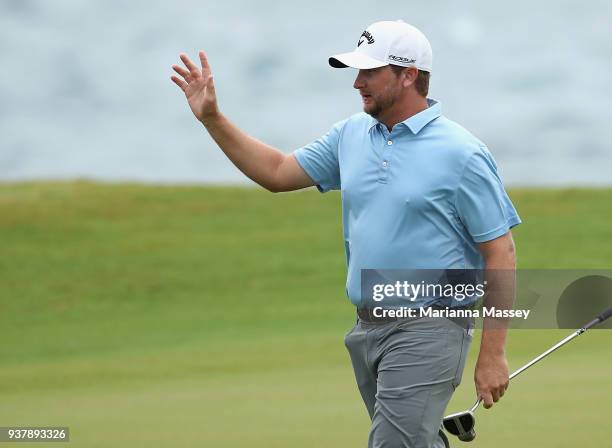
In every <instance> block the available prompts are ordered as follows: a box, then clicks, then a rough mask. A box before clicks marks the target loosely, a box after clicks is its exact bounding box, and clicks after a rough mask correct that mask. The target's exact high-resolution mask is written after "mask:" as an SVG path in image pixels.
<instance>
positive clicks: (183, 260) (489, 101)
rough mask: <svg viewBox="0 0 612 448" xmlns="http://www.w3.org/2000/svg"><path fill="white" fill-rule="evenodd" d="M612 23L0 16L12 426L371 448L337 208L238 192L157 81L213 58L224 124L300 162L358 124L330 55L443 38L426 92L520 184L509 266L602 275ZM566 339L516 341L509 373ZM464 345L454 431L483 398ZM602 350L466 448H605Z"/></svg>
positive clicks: (483, 429)
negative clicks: (322, 139) (352, 349)
mask: <svg viewBox="0 0 612 448" xmlns="http://www.w3.org/2000/svg"><path fill="white" fill-rule="evenodd" d="M611 13H612V3H610V2H605V1H599V2H588V3H585V2H579V1H571V2H570V1H557V2H553V1H550V0H548V1H539V2H536V1H524V0H517V1H515V2H512V3H507V4H506V3H500V2H486V1H484V0H481V1H461V2H457V1H452V2H451V1H437V0H432V1H429V2H409V1H401V2H400V1H386V2H381V1H369V2H365V1H352V2H334V1H320V0H312V1H309V2H272V1H267V0H261V1H258V2H249V1H246V0H242V1H231V0H226V1H223V2H212V1H195V0H194V1H191V0H174V1H171V2H170V1H167V2H159V1H146V2H145V1H138V0H134V1H130V2H124V1H119V0H107V1H88V2H82V1H76V0H54V1H45V0H38V1H32V0H0V54H1V55H2V64H0V136H1V137H0V235H2V241H1V244H0V255H1V256H0V397H1V400H0V427H2V426H11V425H19V426H49V425H56V426H68V427H70V431H71V442H70V443H71V446H75V447H76V446H79V447H81V446H82V447H87V448H93V447H101V448H102V447H108V446H109V445H112V446H115V447H142V446H154V447H165V446H168V447H183V446H185V447H189V446H206V447H208V446H214V447H236V448H238V447H244V446H251V447H262V448H263V447H265V448H274V447H278V448H281V447H283V448H284V447H288V446H291V447H295V448H298V447H303V448H312V447H340V446H343V447H344V446H364V445H365V441H366V440H367V435H368V430H369V420H368V416H367V413H366V410H365V407H364V406H363V403H362V402H361V398H360V396H359V393H358V391H357V387H356V385H355V381H354V377H353V372H352V369H351V365H350V360H349V359H348V354H347V353H346V350H345V348H344V345H343V343H342V338H343V336H344V334H345V333H346V332H347V331H348V330H349V329H350V328H351V326H352V325H353V324H354V322H355V317H354V309H353V307H352V306H351V305H350V304H349V302H348V300H347V299H346V297H345V293H344V283H345V276H346V266H345V256H344V253H343V250H344V244H343V239H342V228H341V209H340V193H339V192H331V193H328V194H326V195H320V194H319V193H318V192H317V191H316V190H315V189H312V188H311V189H307V190H305V191H300V192H293V193H287V194H278V195H271V194H269V193H268V192H266V191H264V190H263V189H260V188H244V187H245V186H248V185H250V184H249V182H248V181H247V180H246V179H245V178H244V176H242V175H241V174H240V173H239V172H238V171H237V170H236V169H235V168H234V167H233V166H232V165H231V164H230V163H229V162H228V161H227V160H226V159H225V157H224V156H223V154H222V153H221V151H220V150H219V149H218V148H216V146H215V145H214V143H213V142H212V141H211V139H210V138H209V137H208V136H207V134H206V132H205V130H204V129H203V128H202V126H201V125H199V124H198V123H197V122H196V121H195V119H194V118H193V117H192V115H191V112H190V111H189V108H188V106H187V104H186V101H185V98H184V95H183V93H182V92H181V91H180V90H179V89H178V88H177V87H176V86H175V85H174V84H173V83H172V82H171V81H170V75H171V74H172V70H171V65H172V64H174V63H177V62H178V61H179V59H178V54H179V53H180V52H183V51H185V52H187V53H189V54H190V55H191V56H192V57H195V56H196V54H197V50H198V49H205V50H206V51H207V52H208V55H209V59H210V62H211V64H212V68H213V71H214V73H215V82H216V87H217V93H218V96H219V98H220V102H221V108H222V110H223V111H224V112H225V113H226V114H227V115H228V116H229V117H230V118H231V119H232V120H234V121H235V122H236V123H237V124H238V125H239V126H240V127H242V128H243V129H245V130H246V131H247V132H249V133H251V134H253V135H254V136H256V137H258V138H260V139H262V140H264V141H266V142H268V143H271V144H273V145H275V146H277V147H279V148H282V149H283V150H284V151H286V152H290V151H292V150H294V149H296V148H298V147H300V146H302V145H304V144H306V143H308V142H310V141H311V140H312V139H314V138H317V137H319V136H320V135H322V134H323V133H325V132H326V131H327V130H328V129H329V127H330V126H331V125H332V124H333V123H334V122H336V121H338V120H341V119H342V118H344V117H346V116H348V115H351V114H353V113H355V112H358V111H359V110H360V109H361V102H360V98H359V95H358V94H357V92H356V91H355V90H354V89H353V88H352V83H353V80H354V76H355V74H356V73H355V72H354V71H352V70H350V69H347V70H334V69H332V68H330V67H329V66H328V65H327V58H328V57H329V55H331V54H334V53H338V52H343V51H348V50H350V49H352V48H353V47H354V46H355V44H356V42H357V39H358V37H359V35H360V34H361V32H362V31H363V29H364V28H365V27H366V26H367V25H368V24H370V23H372V22H374V21H377V20H385V19H397V18H402V19H404V20H405V21H407V22H409V23H412V24H414V25H416V26H418V27H419V28H421V29H422V30H423V31H424V32H425V33H426V35H427V36H428V37H429V39H430V40H431V43H432V45H433V49H434V71H433V77H432V85H431V96H432V97H433V98H436V99H438V100H440V101H441V103H442V107H443V111H444V113H445V114H446V115H447V116H448V117H449V118H451V119H454V120H456V121H458V122H459V123H461V124H463V125H464V126H465V127H466V128H468V129H469V130H470V131H472V132H473V133H474V134H475V135H476V136H478V137H479V138H481V139H482V140H483V141H485V142H486V143H487V144H488V146H489V147H490V149H491V151H492V153H493V154H494V156H495V157H496V159H497V161H498V165H499V167H500V170H501V174H502V178H503V179H504V181H505V183H506V185H509V186H510V187H511V188H510V191H509V194H510V197H511V199H512V201H513V202H514V204H515V205H516V207H517V209H518V211H519V214H520V215H521V218H522V219H523V224H522V225H520V226H518V227H517V228H515V229H514V230H513V236H514V239H515V241H516V245H517V252H518V267H519V268H521V269H555V268H564V269H610V268H611V267H612V245H610V244H609V243H608V242H609V241H612V226H610V222H611V221H612V200H611V199H612V188H610V185H609V184H610V183H611V179H612V178H611V177H610V174H609V167H610V166H611V162H612V152H611V151H610V149H611V148H610V146H611V145H610V143H609V141H610V139H609V138H608V135H607V124H608V123H607V121H608V117H607V115H606V112H607V111H608V110H609V108H610V104H612V89H610V88H609V86H608V84H609V78H610V75H609V73H610V64H611V62H610V58H609V55H610V54H611V53H612V28H611V27H610V26H609V24H610V20H609V19H610V14H611ZM211 184H215V185H211ZM232 184H239V185H232ZM567 333H568V331H566V330H544V329H541V330H512V331H511V333H510V335H509V338H508V347H507V353H508V361H509V365H510V368H511V369H513V368H517V367H518V366H520V365H522V364H524V363H525V362H527V361H528V360H530V359H532V358H533V357H534V356H536V355H537V354H539V353H541V352H542V351H543V350H544V349H546V348H547V347H549V346H551V345H552V344H554V343H556V342H558V341H559V340H560V339H561V338H562V337H564V336H566V335H567ZM478 344H479V332H476V335H475V339H474V342H473V344H472V349H471V351H470V354H469V358H468V364H467V367H466V370H465V374H464V379H463V383H462V385H461V386H460V387H459V388H458V389H457V391H456V393H455V395H454V396H453V399H452V401H451V403H450V405H449V407H448V412H449V413H450V412H457V411H460V410H462V409H465V408H466V407H467V406H469V405H471V404H472V403H473V401H474V384H473V380H472V373H473V369H474V363H475V361H476V356H477V354H478V349H477V348H478ZM610 347H611V343H610V333H609V331H606V330H593V331H592V332H591V331H589V332H588V333H586V334H585V335H583V336H581V337H580V338H579V339H578V340H576V341H575V342H572V345H571V346H568V347H564V348H563V349H562V350H559V351H558V352H556V353H555V354H554V355H553V356H551V357H550V358H547V359H546V361H544V362H543V363H542V364H541V365H538V366H536V367H534V368H533V369H530V371H529V373H527V374H525V375H524V376H521V377H520V378H518V379H517V380H516V382H515V383H514V382H513V384H512V385H511V388H510V390H509V392H508V393H507V394H506V395H505V396H504V398H503V401H502V402H501V403H499V404H497V405H496V406H495V407H494V408H493V409H491V410H489V411H485V410H479V411H478V412H479V413H480V414H479V415H478V427H477V433H478V436H477V439H476V441H475V442H474V443H473V444H472V446H473V447H475V448H478V447H490V446H495V447H497V448H513V447H516V446H519V445H524V446H538V447H540V448H560V447H561V448H564V447H575V446H610V434H609V430H608V428H609V418H608V416H609V415H610V400H609V396H610V393H612V383H611V382H610V378H612V363H611V362H610V356H609V354H610ZM516 428H521V431H520V432H518V431H517V430H516ZM8 446H18V447H22V448H24V447H27V446H29V444H24V443H19V444H15V445H11V444H7V447H8ZM32 446H34V447H36V446H38V444H32Z"/></svg>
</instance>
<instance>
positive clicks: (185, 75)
mask: <svg viewBox="0 0 612 448" xmlns="http://www.w3.org/2000/svg"><path fill="white" fill-rule="evenodd" d="M172 70H174V71H175V72H177V73H178V74H179V75H181V76H182V77H183V78H185V81H187V82H189V81H191V80H192V77H191V74H190V73H189V72H188V71H187V70H185V69H184V68H183V67H181V66H180V65H173V66H172Z"/></svg>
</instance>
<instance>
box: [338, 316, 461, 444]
mask: <svg viewBox="0 0 612 448" xmlns="http://www.w3.org/2000/svg"><path fill="white" fill-rule="evenodd" d="M471 340H472V336H471V331H468V329H466V328H463V327H461V326H459V325H457V324H456V323H454V322H452V321H451V320H448V319H445V318H433V317H431V318H430V317H423V318H420V319H406V320H401V321H396V322H391V323H382V324H380V323H376V324H372V323H365V322H362V321H358V322H357V323H356V324H355V326H354V327H353V328H352V329H351V331H349V332H348V333H347V335H346V336H345V338H344V343H345V345H346V348H347V349H348V351H349V354H350V356H351V362H352V364H353V369H354V371H355V378H356V380H357V386H358V387H359V391H360V392H361V397H362V398H363V401H364V402H365V405H366V408H367V409H368V413H369V414H370V418H371V420H372V426H371V428H370V435H369V440H368V448H444V447H446V446H449V445H448V444H447V443H448V442H447V440H446V436H445V435H444V433H442V432H441V430H440V426H441V423H442V418H443V414H444V410H445V409H446V406H447V404H448V402H449V400H450V398H451V395H452V394H453V392H454V390H455V388H456V387H457V386H458V385H459V383H460V381H461V375H462V373H463V368H464V367H465V360H466V357H467V353H468V350H469V346H470V342H471Z"/></svg>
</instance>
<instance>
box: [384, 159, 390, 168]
mask: <svg viewBox="0 0 612 448" xmlns="http://www.w3.org/2000/svg"><path fill="white" fill-rule="evenodd" d="M388 164H389V163H388V162H387V161H386V160H383V166H384V167H385V168H387V165H388Z"/></svg>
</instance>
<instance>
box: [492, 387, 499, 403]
mask: <svg viewBox="0 0 612 448" xmlns="http://www.w3.org/2000/svg"><path fill="white" fill-rule="evenodd" d="M491 396H492V397H493V402H494V403H497V402H498V401H499V397H500V395H499V390H497V389H493V391H492V392H491Z"/></svg>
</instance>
